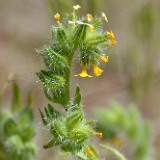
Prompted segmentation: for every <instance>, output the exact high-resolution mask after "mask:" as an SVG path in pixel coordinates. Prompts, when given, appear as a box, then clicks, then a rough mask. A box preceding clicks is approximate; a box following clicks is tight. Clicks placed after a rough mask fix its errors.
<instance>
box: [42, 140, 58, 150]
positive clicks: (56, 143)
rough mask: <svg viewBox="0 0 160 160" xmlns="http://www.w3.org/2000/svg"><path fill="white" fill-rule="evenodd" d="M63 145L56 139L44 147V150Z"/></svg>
mask: <svg viewBox="0 0 160 160" xmlns="http://www.w3.org/2000/svg"><path fill="white" fill-rule="evenodd" d="M59 144H61V142H59V141H56V140H55V139H54V138H52V139H51V140H50V141H49V142H48V143H47V144H45V145H43V148H45V149H47V148H51V147H53V146H57V145H59Z"/></svg>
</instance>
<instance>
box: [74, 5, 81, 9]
mask: <svg viewBox="0 0 160 160" xmlns="http://www.w3.org/2000/svg"><path fill="white" fill-rule="evenodd" d="M79 8H81V6H80V5H76V6H73V9H74V10H78V9H79Z"/></svg>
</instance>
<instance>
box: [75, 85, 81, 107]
mask: <svg viewBox="0 0 160 160" xmlns="http://www.w3.org/2000/svg"><path fill="white" fill-rule="evenodd" d="M74 103H75V104H77V105H78V106H80V105H81V93H80V88H79V86H78V85H77V86H76V93H75V99H74Z"/></svg>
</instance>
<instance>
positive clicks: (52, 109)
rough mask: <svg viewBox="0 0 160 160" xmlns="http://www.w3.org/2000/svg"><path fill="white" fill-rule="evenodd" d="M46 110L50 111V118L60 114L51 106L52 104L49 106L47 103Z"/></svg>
mask: <svg viewBox="0 0 160 160" xmlns="http://www.w3.org/2000/svg"><path fill="white" fill-rule="evenodd" d="M48 111H49V113H50V116H51V118H52V120H53V119H57V118H59V117H61V116H62V115H61V113H60V112H58V111H57V110H56V109H55V108H53V106H51V105H50V104H48Z"/></svg>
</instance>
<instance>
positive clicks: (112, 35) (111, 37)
mask: <svg viewBox="0 0 160 160" xmlns="http://www.w3.org/2000/svg"><path fill="white" fill-rule="evenodd" d="M107 38H109V39H115V36H114V33H113V32H112V31H111V32H107Z"/></svg>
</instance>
